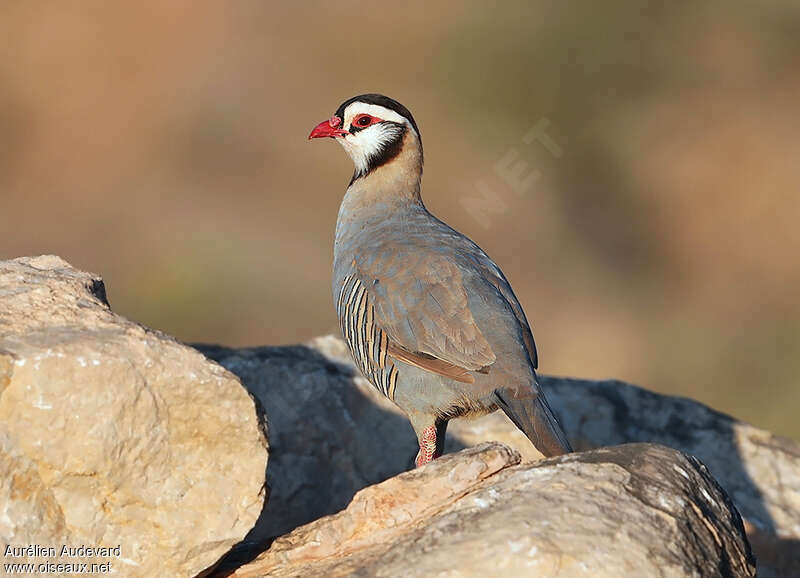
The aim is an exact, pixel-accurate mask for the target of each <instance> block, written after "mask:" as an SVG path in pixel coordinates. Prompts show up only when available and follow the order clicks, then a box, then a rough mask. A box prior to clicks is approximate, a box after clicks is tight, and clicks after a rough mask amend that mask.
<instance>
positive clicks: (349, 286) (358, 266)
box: [308, 94, 572, 467]
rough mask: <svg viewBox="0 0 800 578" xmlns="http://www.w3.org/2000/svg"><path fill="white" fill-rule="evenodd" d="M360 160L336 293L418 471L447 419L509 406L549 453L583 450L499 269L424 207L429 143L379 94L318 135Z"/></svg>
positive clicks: (347, 203)
mask: <svg viewBox="0 0 800 578" xmlns="http://www.w3.org/2000/svg"><path fill="white" fill-rule="evenodd" d="M322 137H330V138H333V139H335V140H336V141H337V142H338V143H339V144H341V145H342V146H343V147H344V149H345V151H346V152H347V153H348V155H350V158H351V159H352V160H353V163H354V165H355V171H354V172H353V177H352V179H351V180H350V184H349V186H348V188H347V192H346V193H345V196H344V199H343V201H342V204H341V207H340V209H339V216H338V219H337V223H336V241H335V245H334V262H333V298H334V302H335V304H336V313H337V316H338V318H339V323H340V326H341V330H342V334H343V335H344V338H345V340H346V341H347V345H348V347H349V349H350V352H351V353H352V356H353V359H354V360H355V362H356V365H358V367H359V368H360V369H361V371H362V372H363V373H364V375H365V376H366V378H367V379H368V380H369V381H370V382H371V383H372V385H373V386H374V387H375V388H377V389H378V391H380V392H381V393H382V394H383V395H385V396H386V397H388V398H389V399H390V400H392V401H393V402H394V403H395V404H396V405H397V406H398V407H399V408H400V409H401V410H402V411H403V412H404V413H405V414H406V415H407V416H408V419H409V421H410V422H411V426H412V427H413V428H414V431H415V433H416V435H417V438H418V440H419V452H418V454H417V457H416V460H415V462H416V465H417V467H419V466H421V465H423V464H425V463H427V462H429V461H431V460H433V459H434V458H436V457H438V456H440V455H441V453H442V449H443V446H444V437H445V430H446V429H447V423H448V420H450V419H452V418H456V417H461V416H467V415H480V414H484V413H488V412H491V411H494V410H496V409H498V408H500V409H502V410H503V412H505V413H506V415H508V417H509V418H511V420H512V421H513V422H514V424H516V426H517V427H518V428H519V429H520V430H522V432H523V433H524V434H525V435H526V436H527V437H528V439H530V441H531V442H532V443H533V445H534V446H535V447H536V448H537V449H538V450H539V451H540V452H541V453H542V454H544V455H545V456H555V455H560V454H564V453H567V452H570V451H572V450H571V448H570V445H569V442H568V441H567V438H566V436H565V435H564V432H563V431H562V429H561V426H560V425H559V422H558V420H557V419H556V416H555V415H554V414H553V411H552V410H551V409H550V406H549V405H548V403H547V400H546V399H545V396H544V392H543V391H542V389H541V387H540V386H539V383H538V382H537V379H536V368H537V364H538V359H537V353H536V345H535V343H534V341H533V334H532V333H531V329H530V326H529V324H528V321H527V319H526V318H525V313H524V312H523V311H522V307H521V306H520V304H519V301H518V300H517V298H516V297H515V295H514V292H513V291H512V290H511V285H509V283H508V281H507V280H506V278H505V276H504V275H503V273H502V271H500V268H499V267H498V266H497V265H496V264H495V263H494V261H492V260H491V259H490V258H489V257H488V256H487V255H486V253H484V252H483V250H482V249H481V248H480V247H478V245H476V244H475V243H473V242H472V241H471V240H470V239H468V238H467V237H465V236H464V235H462V234H461V233H459V232H458V231H456V230H454V229H452V228H451V227H449V226H448V225H446V224H445V223H443V222H442V221H440V220H439V219H437V218H436V217H435V216H433V215H432V214H431V213H429V212H428V210H427V209H426V208H425V205H424V204H423V202H422V198H421V196H420V182H421V178H422V164H423V161H422V140H421V138H420V132H419V128H418V127H417V123H416V122H415V121H414V118H413V117H412V116H411V113H410V112H409V111H408V109H407V108H406V107H404V106H403V105H402V104H400V103H399V102H397V101H395V100H393V99H391V98H388V97H386V96H383V95H379V94H363V95H360V96H355V97H353V98H350V99H348V100H346V101H345V102H343V103H342V105H341V106H339V108H338V109H337V111H336V113H335V114H334V115H333V116H332V117H331V118H330V119H329V120H326V121H323V122H321V123H320V124H318V125H317V126H316V127H314V129H313V130H312V131H311V134H310V135H309V137H308V138H309V139H313V138H322Z"/></svg>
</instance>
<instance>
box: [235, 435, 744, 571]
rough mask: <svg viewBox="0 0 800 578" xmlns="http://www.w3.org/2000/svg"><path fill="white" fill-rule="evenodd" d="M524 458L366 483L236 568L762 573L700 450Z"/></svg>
mask: <svg viewBox="0 0 800 578" xmlns="http://www.w3.org/2000/svg"><path fill="white" fill-rule="evenodd" d="M518 461H519V455H518V454H516V453H515V452H513V451H512V450H509V449H508V448H506V447H505V446H502V445H498V444H483V445H481V446H477V447H474V448H470V449H467V450H463V451H462V452H460V453H458V454H450V455H448V456H445V457H443V458H440V459H439V460H435V461H434V462H433V463H431V464H429V465H427V466H425V467H424V468H420V469H419V470H414V471H410V472H407V473H404V474H400V475H398V476H396V477H393V478H391V479H389V480H387V481H385V482H383V483H380V484H377V485H374V486H370V487H368V488H365V489H363V490H361V491H360V492H359V493H357V494H356V495H355V497H354V498H353V500H352V502H351V503H350V505H349V506H348V507H347V509H345V510H344V511H342V512H340V513H338V514H335V515H332V516H328V517H325V518H321V519H320V520H317V521H315V522H312V523H310V524H308V525H306V526H302V527H300V528H298V529H297V530H295V531H294V532H292V533H290V534H288V535H286V536H282V537H281V538H278V539H277V540H275V542H274V543H273V544H272V546H271V548H270V549H269V550H268V551H266V552H265V553H263V554H262V555H261V556H259V557H258V558H257V559H256V560H255V561H253V562H251V563H250V564H248V565H246V566H243V567H241V568H239V569H238V570H237V571H236V573H235V576H237V577H242V578H254V577H260V576H270V577H274V578H282V577H295V576H326V577H331V578H334V577H339V576H341V577H344V576H376V577H393V576H406V577H409V578H413V577H436V576H441V577H445V576H446V577H455V576H458V577H460V578H469V577H480V578H483V577H485V576H530V577H532V578H536V577H545V576H575V577H577V576H587V577H589V576H591V577H592V578H604V577H609V578H612V577H613V578H619V577H620V576H662V577H664V578H672V577H674V578H679V577H680V578H684V577H698V578H699V577H709V578H710V577H715V578H716V577H723V578H733V577H736V578H739V577H752V576H755V565H754V562H753V558H752V554H751V553H750V549H749V546H748V544H747V539H746V538H745V535H744V529H743V527H742V521H741V518H740V517H739V515H738V514H737V512H736V509H735V508H733V506H732V504H731V503H730V501H729V499H728V498H727V496H726V495H725V493H724V492H723V491H722V490H721V489H720V487H719V485H718V484H717V483H716V482H715V481H714V479H713V478H712V477H711V476H710V475H709V474H708V471H707V470H706V469H705V467H704V466H703V465H702V464H700V463H699V462H698V461H697V460H695V459H693V458H688V457H687V456H685V455H683V454H681V453H680V452H677V451H675V450H672V449H669V448H666V447H663V446H656V445H652V444H630V445H624V446H617V447H614V448H608V449H600V450H594V451H591V452H586V453H582V454H572V455H569V456H563V457H560V458H554V459H550V460H546V461H541V462H538V463H533V464H530V463H528V464H525V465H519V466H515V464H516V463H517V462H518Z"/></svg>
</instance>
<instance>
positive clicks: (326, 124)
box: [308, 115, 349, 140]
mask: <svg viewBox="0 0 800 578" xmlns="http://www.w3.org/2000/svg"><path fill="white" fill-rule="evenodd" d="M340 124H342V119H341V118H339V117H338V116H336V115H333V116H332V117H331V118H330V120H323V121H322V122H321V123H319V124H318V125H317V126H315V127H314V130H312V131H311V134H310V135H308V140H311V139H312V138H322V137H326V136H329V137H331V138H336V137H337V136H342V135H346V134H349V133H348V132H347V131H346V130H342V129H340V128H339V125H340Z"/></svg>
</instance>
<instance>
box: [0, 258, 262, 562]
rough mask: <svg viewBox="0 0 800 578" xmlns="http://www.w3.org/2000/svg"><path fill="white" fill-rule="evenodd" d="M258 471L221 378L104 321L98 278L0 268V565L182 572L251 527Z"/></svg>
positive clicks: (57, 267) (255, 425) (48, 263)
mask: <svg viewBox="0 0 800 578" xmlns="http://www.w3.org/2000/svg"><path fill="white" fill-rule="evenodd" d="M266 461H267V447H266V439H265V431H264V430H263V427H262V426H261V424H260V423H259V419H258V416H257V414H256V408H255V404H254V401H253V399H252V398H251V397H250V396H249V395H248V393H247V391H246V390H245V389H244V388H243V387H242V385H241V383H240V382H239V380H238V378H236V377H235V376H234V375H232V374H231V373H229V372H228V371H226V370H224V369H223V368H222V367H220V366H219V365H217V364H216V363H213V362H210V361H208V360H207V359H206V358H204V357H203V356H202V355H201V354H199V353H198V352H197V351H196V350H194V349H192V348H190V347H187V346H185V345H182V344H180V343H178V342H176V341H175V340H174V339H171V338H170V337H167V336H165V335H162V334H160V333H158V332H155V331H151V330H148V329H145V328H143V327H141V326H139V325H137V324H135V323H132V322H130V321H127V320H125V319H123V318H122V317H119V316H118V315H115V314H114V313H112V312H111V310H110V308H109V306H108V303H107V300H106V296H105V289H104V286H103V283H102V281H101V280H100V279H99V278H97V277H96V276H93V275H91V274H89V273H84V272H81V271H78V270H76V269H74V268H72V267H70V265H69V264H67V263H66V262H64V261H63V260H61V259H59V258H57V257H47V256H46V257H37V258H21V259H15V260H13V261H5V262H0V512H1V514H0V543H2V547H3V548H5V549H6V550H7V549H8V547H11V548H12V550H10V554H9V552H6V551H4V552H3V553H4V557H3V563H14V562H21V563H22V562H32V563H35V564H45V565H46V564H48V563H51V564H56V563H61V564H66V563H76V562H79V561H85V562H88V563H96V564H100V563H105V562H110V564H111V569H112V570H113V571H116V572H117V573H118V575H120V576H126V577H127V576H194V575H196V574H197V573H198V572H201V571H203V570H204V569H205V568H207V567H209V566H211V565H212V564H214V563H215V562H216V561H217V560H218V559H219V558H220V557H221V556H222V555H223V554H224V553H225V552H226V551H227V550H228V549H229V548H230V547H231V545H232V544H234V543H236V542H238V541H239V540H240V539H241V538H242V537H243V536H244V535H245V534H246V533H247V531H248V530H249V529H250V528H251V527H252V525H253V523H254V522H255V520H256V519H257V517H258V515H259V513H260V511H261V509H262V505H263V502H264V498H265V496H264V492H263V491H262V489H263V488H262V486H263V484H264V472H265V467H266ZM61 545H68V546H74V547H78V546H88V547H110V548H113V547H116V546H119V551H118V552H103V553H101V555H95V553H87V552H86V551H80V550H75V551H74V556H75V557H73V558H70V557H67V556H65V555H61V550H60V549H61ZM25 546H32V548H28V549H25V548H24V547H25ZM37 547H38V548H40V549H39V550H35V549H34V548H37ZM50 547H53V548H54V550H55V551H54V552H51V551H50V550H48V549H49V548H50ZM41 548H44V550H41ZM42 568H44V570H40V572H38V573H37V574H42V573H45V571H49V570H48V568H50V569H52V568H54V567H52V566H51V567H47V566H43V567H42Z"/></svg>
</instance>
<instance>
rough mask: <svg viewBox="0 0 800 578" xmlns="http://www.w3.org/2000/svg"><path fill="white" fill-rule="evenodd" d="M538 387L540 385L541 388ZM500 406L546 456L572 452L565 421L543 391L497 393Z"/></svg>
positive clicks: (504, 389)
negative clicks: (562, 420) (562, 426)
mask: <svg viewBox="0 0 800 578" xmlns="http://www.w3.org/2000/svg"><path fill="white" fill-rule="evenodd" d="M537 389H538V388H537ZM494 396H495V399H496V400H497V405H498V406H499V407H500V409H502V410H503V412H504V413H505V414H506V415H507V416H508V417H509V418H510V419H511V421H513V422H514V425H516V426H517V427H518V428H519V429H520V430H522V432H523V433H524V434H525V435H526V436H527V437H528V439H529V440H531V443H533V445H534V446H536V449H537V450H539V451H540V452H542V454H544V456H545V457H548V458H549V457H552V456H560V455H562V454H566V453H569V452H571V451H572V446H570V444H569V441H567V436H566V435H564V430H563V429H561V424H559V423H558V419H557V418H556V416H555V414H554V413H553V410H552V409H550V405H549V404H548V403H547V399H545V397H544V393H542V392H541V391H539V392H535V391H533V390H531V391H530V393H527V392H526V393H525V394H524V395H520V393H519V392H518V391H514V390H510V389H507V388H501V389H496V390H495V392H494Z"/></svg>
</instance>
